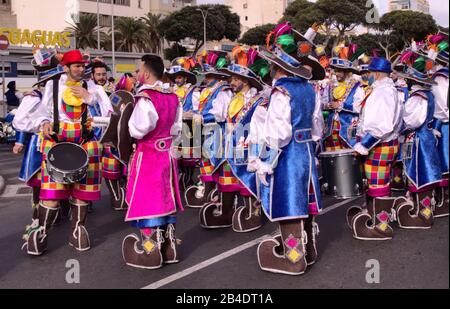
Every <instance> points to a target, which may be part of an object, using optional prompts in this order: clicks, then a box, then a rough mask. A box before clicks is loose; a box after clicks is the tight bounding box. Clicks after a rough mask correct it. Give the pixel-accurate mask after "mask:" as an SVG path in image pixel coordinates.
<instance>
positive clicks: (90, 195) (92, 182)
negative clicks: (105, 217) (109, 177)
mask: <svg viewBox="0 0 450 309" xmlns="http://www.w3.org/2000/svg"><path fill="white" fill-rule="evenodd" d="M58 139H59V141H60V142H73V143H78V142H79V141H80V140H81V125H80V124H78V123H75V124H70V123H63V122H62V123H60V130H59V134H58ZM54 145H55V142H54V141H52V140H47V139H44V140H43V142H42V144H41V148H40V149H41V152H42V157H43V160H42V166H41V199H43V200H60V199H67V198H69V197H71V196H72V197H73V198H75V199H80V200H85V201H95V200H99V199H100V190H101V187H100V186H101V177H102V145H101V144H100V143H99V142H97V141H90V142H87V143H85V144H83V145H82V147H83V149H84V150H86V152H87V154H88V158H89V163H88V168H87V175H86V177H85V178H84V179H83V180H82V181H80V182H79V183H76V184H73V185H64V184H60V183H56V182H55V181H54V180H53V179H52V178H51V177H50V175H49V174H48V171H47V166H46V162H45V160H46V157H47V154H48V151H49V150H50V149H51V148H52V147H53V146H54Z"/></svg>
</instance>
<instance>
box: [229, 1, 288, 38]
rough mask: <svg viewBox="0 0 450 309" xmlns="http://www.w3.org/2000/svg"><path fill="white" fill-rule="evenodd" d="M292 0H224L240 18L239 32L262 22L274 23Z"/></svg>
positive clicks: (243, 31)
mask: <svg viewBox="0 0 450 309" xmlns="http://www.w3.org/2000/svg"><path fill="white" fill-rule="evenodd" d="M291 2H293V0H264V1H261V0H224V4H225V5H228V6H230V7H231V11H232V12H233V13H236V14H238V15H239V17H240V19H241V32H242V34H244V33H245V32H247V31H248V30H249V29H250V28H254V27H256V26H261V25H264V24H276V23H277V22H278V21H279V20H280V19H281V18H282V17H283V14H284V11H285V10H286V8H287V6H288V5H289V4H290V3H291Z"/></svg>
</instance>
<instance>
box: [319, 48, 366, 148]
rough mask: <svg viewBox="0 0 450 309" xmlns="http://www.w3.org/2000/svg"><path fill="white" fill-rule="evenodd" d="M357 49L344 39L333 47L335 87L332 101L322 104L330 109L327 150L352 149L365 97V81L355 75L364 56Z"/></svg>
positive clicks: (326, 139) (332, 61)
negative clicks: (361, 57)
mask: <svg viewBox="0 0 450 309" xmlns="http://www.w3.org/2000/svg"><path fill="white" fill-rule="evenodd" d="M358 51H361V49H358V48H357V46H356V45H355V44H351V45H350V46H345V44H344V43H340V44H339V45H338V46H336V47H335V48H334V49H333V53H334V57H333V58H331V59H330V67H331V68H332V69H334V73H335V76H336V82H335V84H334V86H333V89H332V95H331V99H332V101H331V102H329V104H327V105H325V106H324V107H323V108H324V110H328V111H329V112H330V115H329V117H328V119H327V126H326V132H325V135H324V140H323V144H324V148H325V151H336V150H342V149H349V148H351V141H352V140H353V139H354V138H355V133H356V124H357V122H358V116H359V109H358V106H359V104H360V103H361V101H362V100H363V99H364V97H365V91H364V87H363V86H364V85H363V84H362V83H361V82H360V81H357V80H356V79H355V78H354V77H353V76H352V73H355V74H358V73H359V72H358V70H357V67H356V65H355V64H354V62H355V60H357V59H358V57H360V56H361V53H359V52H358ZM357 52H358V53H357Z"/></svg>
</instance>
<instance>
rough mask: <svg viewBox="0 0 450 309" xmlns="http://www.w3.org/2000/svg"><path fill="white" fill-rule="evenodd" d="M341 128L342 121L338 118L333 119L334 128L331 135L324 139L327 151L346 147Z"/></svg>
mask: <svg viewBox="0 0 450 309" xmlns="http://www.w3.org/2000/svg"><path fill="white" fill-rule="evenodd" d="M340 130H341V123H340V122H339V121H338V120H333V130H332V133H331V135H330V136H328V137H327V138H325V139H324V146H325V151H337V150H342V149H346V148H347V147H346V144H345V142H344V141H343V140H342V138H341V136H340V135H339V132H340Z"/></svg>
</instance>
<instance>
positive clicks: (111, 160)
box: [102, 145, 122, 180]
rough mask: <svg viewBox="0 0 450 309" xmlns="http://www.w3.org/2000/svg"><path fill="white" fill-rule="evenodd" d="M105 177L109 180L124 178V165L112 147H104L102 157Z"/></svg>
mask: <svg viewBox="0 0 450 309" xmlns="http://www.w3.org/2000/svg"><path fill="white" fill-rule="evenodd" d="M102 167H103V177H105V179H109V180H117V179H120V178H121V177H122V164H121V163H120V161H119V160H118V159H117V158H116V157H115V156H114V155H113V153H112V151H111V146H106V145H105V146H104V147H103V155H102Z"/></svg>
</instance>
